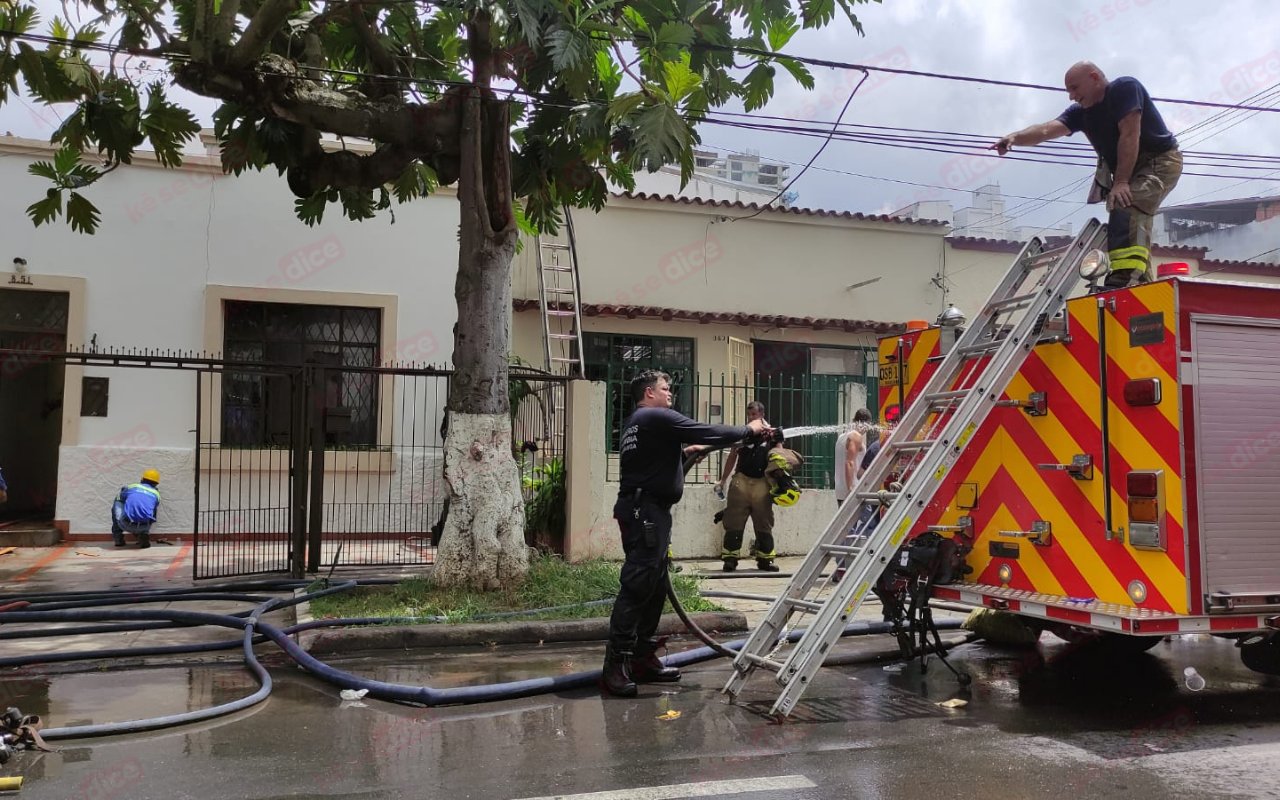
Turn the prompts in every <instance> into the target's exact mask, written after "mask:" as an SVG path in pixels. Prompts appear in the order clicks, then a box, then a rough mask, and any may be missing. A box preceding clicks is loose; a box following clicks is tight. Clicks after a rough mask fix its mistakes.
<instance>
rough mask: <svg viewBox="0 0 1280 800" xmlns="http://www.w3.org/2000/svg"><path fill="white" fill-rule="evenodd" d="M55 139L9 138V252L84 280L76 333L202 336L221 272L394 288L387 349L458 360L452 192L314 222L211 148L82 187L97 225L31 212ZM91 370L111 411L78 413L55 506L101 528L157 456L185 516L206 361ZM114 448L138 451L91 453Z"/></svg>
mask: <svg viewBox="0 0 1280 800" xmlns="http://www.w3.org/2000/svg"><path fill="white" fill-rule="evenodd" d="M45 148H46V146H45V145H44V144H43V143H39V142H31V141H28V140H18V139H14V138H12V137H0V156H3V157H0V186H3V187H4V191H3V192H0V242H3V244H4V246H3V248H2V249H0V266H2V265H8V264H9V263H11V262H12V260H13V258H15V257H22V258H25V259H26V260H27V263H28V270H29V272H30V273H31V275H32V282H33V287H32V288H35V289H39V288H40V284H41V280H42V276H50V275H64V276H78V277H83V278H85V279H86V280H87V288H86V294H87V302H86V304H85V319H84V320H83V322H84V330H85V332H86V333H85V339H86V341H82V342H79V341H77V342H71V343H70V344H71V345H72V346H84V345H86V344H88V340H89V339H91V338H92V337H94V336H95V335H96V343H97V346H98V347H99V348H108V347H149V348H158V349H161V350H197V351H198V350H202V349H204V348H205V345H206V341H205V328H206V324H207V322H208V320H206V318H205V293H206V286H209V285H218V284H221V285H228V286H245V287H266V288H276V289H280V290H284V291H286V292H289V291H293V290H297V291H299V292H305V291H332V292H344V293H354V296H353V297H352V298H351V303H350V304H351V305H361V304H362V303H361V301H360V298H359V294H369V295H383V296H385V295H394V296H398V298H399V305H398V314H397V323H396V327H395V329H393V330H384V331H383V333H382V337H383V349H384V354H385V355H386V356H387V357H388V358H396V359H400V360H413V361H419V362H423V361H425V362H432V363H442V362H445V361H447V360H449V356H450V350H451V347H452V327H453V323H454V320H455V319H456V306H455V303H454V299H453V293H452V291H451V289H452V286H453V276H454V274H455V270H456V264H457V217H458V210H457V202H456V199H455V198H454V196H453V195H452V194H451V193H449V192H443V193H441V194H439V195H437V196H434V197H431V198H427V199H424V200H419V201H416V202H414V203H411V204H408V205H404V206H398V207H396V209H395V221H394V223H393V222H392V219H391V217H390V215H387V214H383V215H382V216H380V217H378V218H376V219H374V220H369V221H365V222H360V223H355V222H350V221H347V220H346V219H345V218H344V217H343V216H342V213H341V210H340V209H339V208H337V207H335V206H332V205H331V206H330V207H329V209H328V211H327V213H326V217H325V221H324V222H323V223H322V224H321V225H319V226H317V227H315V228H309V227H307V226H306V225H305V224H303V223H302V222H300V221H298V219H297V218H296V217H295V216H294V213H293V197H292V195H291V193H290V192H289V190H288V188H287V186H286V185H285V182H284V179H283V178H281V177H278V176H276V175H275V173H274V172H269V173H250V174H247V175H244V176H241V177H238V178H237V177H230V176H222V175H221V174H220V169H219V168H218V167H216V166H215V165H214V162H212V161H211V160H210V159H208V158H203V157H193V158H191V159H190V160H189V161H188V167H187V168H184V169H181V170H164V169H159V168H154V167H150V166H144V165H141V164H139V165H137V166H122V167H120V168H119V169H117V170H115V171H114V172H112V173H111V174H109V175H107V176H106V177H104V178H103V179H102V180H101V181H99V182H98V183H97V184H95V185H94V186H92V187H89V188H88V189H87V190H85V192H84V194H85V195H86V196H87V197H88V198H89V199H90V200H92V201H93V202H94V203H95V204H96V205H97V206H98V208H99V210H100V211H101V213H102V222H101V227H100V229H99V232H98V233H97V234H96V235H94V236H87V235H82V234H77V233H74V232H72V231H71V229H70V228H69V227H68V226H67V225H66V223H65V222H63V221H58V222H55V223H53V224H47V225H44V226H41V227H39V228H36V227H34V226H33V225H32V223H31V221H30V219H29V218H28V217H27V215H26V213H25V208H26V207H27V206H28V205H29V204H31V203H32V202H34V201H35V200H37V199H39V198H41V197H43V196H44V193H45V191H46V189H47V188H48V184H47V182H46V181H44V180H43V179H39V178H36V177H33V176H31V175H29V174H28V173H27V167H28V165H29V164H30V163H32V162H33V161H35V160H40V159H46V158H48V157H49V155H48V154H47V152H45ZM147 158H148V156H146V155H145V154H140V155H139V161H140V162H146V159H147ZM370 305H372V303H370ZM218 346H219V349H220V343H218ZM85 374H86V375H99V376H105V377H108V378H110V379H111V385H110V406H109V415H108V416H107V417H105V418H89V417H85V418H82V419H81V420H80V423H81V424H80V431H79V435H78V439H75V440H68V439H67V438H64V440H63V449H62V454H61V461H62V462H63V463H62V464H61V465H60V468H59V472H60V475H62V476H63V479H62V480H61V481H60V487H59V499H58V509H57V517H58V518H59V519H67V520H74V523H73V525H72V527H71V530H72V532H73V533H74V532H77V531H78V530H81V529H87V530H102V529H104V527H103V526H105V525H106V524H107V522H106V520H107V511H106V509H107V508H108V507H109V504H110V498H111V495H112V493H113V492H114V491H115V490H116V489H118V488H119V486H120V485H121V484H123V483H128V482H131V481H134V480H137V478H138V474H139V473H140V471H141V469H142V468H144V467H152V466H155V467H157V468H159V469H161V470H162V472H163V471H168V472H170V473H171V474H172V475H173V477H172V478H166V480H165V482H164V483H165V485H164V489H165V495H166V497H165V499H166V505H167V506H170V508H172V509H173V510H174V517H173V519H174V520H175V525H177V526H178V527H179V528H180V527H181V526H182V525H183V524H184V523H183V522H181V520H182V519H184V515H183V514H181V513H179V512H178V511H177V510H176V509H177V506H178V502H177V501H178V493H179V492H180V490H179V486H180V485H181V484H185V489H184V490H182V491H186V492H187V493H188V494H190V492H191V480H190V475H191V466H189V465H188V466H184V464H186V462H185V461H184V458H188V459H189V458H190V457H191V448H192V447H193V443H194V439H195V433H194V428H195V427H196V426H195V401H196V393H195V375H194V373H190V372H176V371H175V372H169V371H159V370H140V369H123V368H97V367H95V368H88V369H86V371H85ZM112 447H128V448H131V449H132V450H133V451H134V452H133V453H131V454H130V456H129V457H128V458H114V457H112V458H108V457H106V456H104V455H103V454H101V453H99V454H96V455H95V454H94V453H93V452H92V451H93V450H94V449H101V448H112ZM183 454H185V456H184V455H183ZM104 464H105V465H106V466H103V465H104ZM183 469H186V473H185V477H179V475H180V474H182V470H183ZM189 518H190V512H189V510H188V512H186V515H185V519H189Z"/></svg>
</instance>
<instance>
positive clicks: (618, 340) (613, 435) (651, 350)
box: [582, 333, 694, 452]
mask: <svg viewBox="0 0 1280 800" xmlns="http://www.w3.org/2000/svg"><path fill="white" fill-rule="evenodd" d="M582 343H583V347H584V348H585V349H586V358H585V359H584V361H585V362H586V368H587V379H588V380H593V381H604V382H605V385H606V386H607V390H606V391H607V395H608V397H607V400H606V401H605V402H606V403H607V404H608V405H607V413H606V414H605V417H606V420H605V422H606V424H607V425H608V442H609V451H610V452H616V451H617V448H618V434H619V428H620V427H621V425H622V421H623V420H625V419H626V418H627V416H628V415H629V414H630V413H631V410H632V409H633V408H634V407H635V404H634V403H633V402H632V401H631V397H630V396H629V394H628V391H629V389H630V383H631V379H632V378H633V377H635V376H636V375H637V374H639V373H641V372H643V371H644V370H646V369H659V370H662V371H663V372H666V373H668V374H670V375H671V390H672V392H674V394H675V403H674V405H673V406H672V407H673V408H675V409H676V410H677V411H679V412H681V413H682V414H688V415H689V416H693V408H694V397H693V393H692V388H690V384H691V383H692V381H693V340H692V339H675V338H671V337H666V336H633V335H629V334H616V333H584V334H583V338H582Z"/></svg>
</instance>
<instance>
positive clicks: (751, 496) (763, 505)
mask: <svg viewBox="0 0 1280 800" xmlns="http://www.w3.org/2000/svg"><path fill="white" fill-rule="evenodd" d="M764 415H765V407H764V403H761V402H760V401H759V400H752V401H751V402H750V403H747V422H748V423H750V422H755V421H760V422H762V423H763V424H764V425H765V426H768V424H769V423H768V422H767V421H765V418H764ZM773 446H774V443H773V442H771V441H765V440H764V439H753V440H751V441H746V442H743V443H742V444H740V445H738V446H737V447H735V448H733V450H732V451H730V452H729V457H728V458H726V459H725V460H724V467H723V468H722V469H721V471H720V492H721V493H723V494H724V495H725V508H724V516H723V517H722V519H721V522H722V523H723V524H724V541H723V543H722V546H721V550H720V558H721V560H722V561H723V562H724V571H725V572H733V571H734V570H735V569H737V568H738V558H739V556H740V554H741V552H742V539H743V537H744V536H745V535H746V529H747V520H748V519H750V520H751V528H752V530H753V532H754V533H755V544H754V545H752V547H751V554H752V555H753V556H754V557H755V559H756V567H757V568H758V569H761V570H763V571H765V572H777V571H778V567H777V565H775V564H774V563H773V560H774V559H775V558H777V552H776V551H775V550H774V544H773V506H774V499H773V496H772V494H771V489H772V486H771V483H772V482H771V481H770V480H769V478H768V477H766V476H765V472H766V471H767V470H768V469H769V453H770V451H771V450H772V449H773ZM730 476H732V480H730ZM726 482H728V491H725V490H724V486H725V483H726Z"/></svg>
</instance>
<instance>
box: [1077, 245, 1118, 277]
mask: <svg viewBox="0 0 1280 800" xmlns="http://www.w3.org/2000/svg"><path fill="white" fill-rule="evenodd" d="M1110 268H1111V257H1110V256H1108V255H1107V254H1106V253H1104V252H1103V251H1101V250H1090V251H1089V252H1087V253H1085V254H1084V258H1083V259H1081V261H1080V277H1081V278H1084V279H1085V280H1093V279H1094V278H1101V277H1102V276H1103V275H1105V274H1107V270H1108V269H1110Z"/></svg>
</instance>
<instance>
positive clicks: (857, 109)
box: [0, 0, 1280, 233]
mask: <svg viewBox="0 0 1280 800" xmlns="http://www.w3.org/2000/svg"><path fill="white" fill-rule="evenodd" d="M39 5H40V7H41V8H42V10H44V11H45V15H46V19H47V18H48V16H50V15H52V14H54V13H58V12H59V11H60V5H59V4H58V3H57V2H50V1H49V0H40V2H39ZM858 16H859V19H860V20H861V22H862V25H863V29H864V35H862V36H859V35H858V34H857V33H856V32H855V31H854V30H853V29H852V27H851V26H850V25H849V23H848V22H847V21H846V20H844V19H843V17H838V18H837V20H836V22H835V23H834V24H833V25H831V26H829V27H828V28H825V29H823V30H819V31H801V32H800V33H798V34H797V35H796V36H795V38H794V39H792V41H791V43H790V44H789V45H788V46H787V48H786V50H787V52H790V53H794V54H796V55H803V56H811V57H816V58H825V59H832V60H837V61H843V62H854V63H865V64H871V65H886V66H891V67H897V68H904V69H912V70H922V71H929V72H938V73H949V74H957V75H968V76H975V77H982V78H993V79H1002V80H1011V81H1022V82H1027V83H1035V84H1046V85H1053V86H1060V85H1061V83H1062V76H1063V73H1064V72H1065V71H1066V68H1067V67H1068V66H1070V65H1071V64H1072V63H1074V62H1076V61H1078V60H1082V59H1088V60H1092V61H1094V62H1095V63H1097V64H1098V65H1099V66H1100V67H1101V68H1102V69H1103V70H1104V72H1106V74H1107V75H1108V77H1112V78H1114V77H1118V76H1121V75H1131V76H1133V77H1136V78H1137V79H1138V80H1140V81H1141V82H1142V83H1143V84H1144V85H1145V86H1146V87H1147V89H1148V90H1149V91H1150V93H1151V95H1152V96H1154V97H1167V98H1179V99H1192V100H1211V101H1216V102H1229V103H1239V102H1242V101H1244V100H1246V98H1248V97H1249V96H1251V95H1253V94H1255V93H1257V92H1260V91H1266V90H1269V89H1272V87H1275V90H1273V92H1272V94H1273V96H1272V95H1264V96H1263V97H1262V98H1260V99H1259V100H1257V101H1254V102H1255V103H1259V104H1263V105H1266V104H1275V105H1277V106H1280V6H1277V5H1276V3H1275V2H1274V0H1223V1H1222V2H1218V3H1206V2H1203V0H1053V2H1050V1H1049V0H885V1H884V2H883V3H870V4H866V5H862V6H860V7H859V13H858ZM812 71H813V72H814V77H815V79H816V84H817V85H816V87H815V89H814V90H813V91H811V92H806V91H805V90H804V89H803V88H802V87H800V86H799V85H798V84H796V83H794V81H793V80H792V79H791V78H790V77H789V76H786V74H785V73H784V72H783V71H781V70H779V77H778V79H777V90H776V94H775V97H774V99H773V100H772V101H771V102H770V103H769V105H768V106H767V107H766V108H765V109H763V110H762V111H760V112H759V113H761V114H772V115H776V116H782V117H790V118H797V119H809V120H821V121H832V120H834V119H835V116H836V114H837V113H838V112H839V109H840V107H841V106H842V105H843V104H844V102H845V99H846V98H847V97H848V94H849V91H850V89H851V88H852V86H853V82H854V81H855V80H856V79H857V78H858V77H860V73H855V72H851V71H848V70H836V69H828V68H822V67H813V68H812ZM1067 104H1068V100H1067V97H1066V93H1065V91H1064V92H1045V91H1039V90H1031V89H1019V88H1010V87H1002V86H983V85H977V84H969V83H957V82H952V81H944V80H939V79H933V78H923V77H914V76H904V75H886V74H884V73H873V75H872V77H871V78H870V79H869V80H868V82H867V83H866V84H864V86H863V87H862V89H860V90H859V91H858V93H857V95H856V97H855V98H854V99H853V101H852V103H851V104H850V106H849V109H848V111H847V112H846V114H845V117H844V121H845V122H856V123H862V124H869V125H888V126H896V127H903V128H922V129H938V130H948V131H962V132H966V133H974V134H982V135H986V136H989V137H990V138H991V140H992V141H994V140H995V139H996V138H998V137H999V136H1000V135H1001V134H1004V133H1008V132H1011V131H1013V130H1016V129H1018V128H1021V127H1024V126H1026V125H1028V124H1031V123H1036V122H1043V121H1046V120H1049V119H1053V118H1054V117H1056V116H1057V115H1058V114H1059V113H1061V111H1062V110H1063V109H1064V108H1065V107H1066V106H1067ZM1157 106H1158V107H1159V108H1160V109H1161V111H1162V113H1163V114H1164V116H1165V119H1166V121H1167V122H1168V123H1169V125H1170V127H1171V128H1173V129H1174V132H1175V133H1178V132H1179V131H1181V130H1184V129H1186V128H1187V127H1188V126H1190V125H1193V124H1195V123H1197V122H1200V121H1202V120H1204V119H1205V118H1207V117H1209V116H1210V115H1212V114H1214V113H1217V112H1218V110H1217V109H1206V108H1198V107H1193V106H1185V105H1173V104H1159V103H1157ZM197 108H202V109H203V112H204V113H205V115H206V119H205V120H204V121H205V122H206V123H207V122H208V119H207V113H208V112H209V111H211V110H212V105H211V104H209V103H208V102H207V101H202V102H201V104H200V106H197ZM734 110H740V108H739V109H734ZM1231 122H1238V124H1235V125H1232V126H1230V127H1229V128H1228V126H1227V125H1226V124H1223V125H1220V126H1217V127H1207V128H1204V129H1202V130H1201V131H1200V132H1199V133H1198V134H1195V133H1193V134H1192V135H1190V136H1186V137H1183V140H1182V145H1183V149H1184V150H1204V151H1213V152H1220V153H1221V152H1227V153H1248V154H1262V155H1280V113H1265V112H1264V113H1258V114H1254V115H1252V116H1246V115H1244V114H1237V115H1235V116H1234V117H1231V118H1228V119H1227V120H1224V123H1231ZM56 125H57V119H56V116H55V114H54V113H53V112H52V111H51V110H49V109H46V108H40V107H36V106H31V105H23V104H20V103H10V104H8V105H6V106H4V107H0V132H6V131H11V132H12V133H14V134H16V135H20V136H31V137H35V138H44V137H47V136H48V134H49V133H50V132H51V131H52V130H53V128H54V127H56ZM1219 128H1221V129H1220V130H1219ZM700 134H701V136H702V140H703V144H704V145H705V146H709V147H713V148H717V149H721V150H738V151H746V150H753V151H758V152H759V153H760V154H761V156H762V157H764V158H767V159H774V160H778V161H785V162H792V163H795V164H797V165H801V164H803V163H805V162H806V161H808V160H809V159H810V157H811V156H812V155H813V154H814V152H815V151H816V150H817V148H818V147H819V146H820V145H821V140H820V139H814V138H809V137H801V136H794V135H787V134H781V133H766V132H760V131H745V130H740V129H734V128H727V127H723V126H716V125H704V126H702V127H701V130H700ZM1210 134H1212V135H1210ZM1205 137H1207V138H1205ZM1070 141H1076V142H1084V139H1083V137H1082V135H1079V134H1077V135H1076V136H1075V137H1072V139H1071V140H1070ZM798 170H799V166H796V167H793V169H792V174H793V175H794V174H796V172H797V171H798ZM1199 171H1218V170H1207V169H1201V170H1199ZM849 173H856V175H853V174H849ZM1091 173H1092V169H1091V168H1083V167H1068V166H1061V165H1045V164H1033V163H1024V162H1016V161H1009V160H997V159H985V158H980V157H966V156H960V157H957V156H955V155H948V154H943V153H932V152H921V151H915V150H903V149H895V148H886V147H881V146H876V145H870V144H861V143H853V142H840V141H833V142H832V143H831V144H830V145H829V146H828V147H827V148H826V150H825V151H824V152H823V153H822V155H821V157H820V158H819V159H818V161H817V162H816V163H815V164H814V167H813V168H812V169H810V170H809V171H808V172H807V173H806V174H804V175H803V176H802V177H801V178H800V179H799V181H797V182H796V184H795V185H794V186H793V187H792V188H793V189H794V191H796V192H797V193H798V195H799V196H798V199H797V201H796V203H795V205H798V206H803V207H811V208H824V209H833V210H841V211H861V212H865V213H873V212H874V213H884V212H889V211H893V210H896V209H898V208H901V207H903V206H906V205H908V204H910V203H912V202H915V201H918V200H935V199H943V200H950V201H952V203H953V205H955V206H957V207H959V206H964V205H968V201H969V193H970V192H971V191H972V190H973V189H976V188H978V187H979V186H981V185H984V184H988V183H995V184H998V185H999V186H1000V188H1001V191H1002V192H1003V193H1004V194H1005V195H1006V197H1007V198H1008V199H1007V207H1008V209H1009V210H1010V211H1011V212H1012V213H1013V214H1016V215H1018V224H1025V225H1030V226H1052V225H1060V224H1062V223H1064V222H1071V223H1074V224H1076V225H1077V226H1078V224H1079V222H1080V221H1081V220H1082V219H1084V218H1086V217H1088V216H1090V215H1099V216H1100V215H1101V212H1100V210H1099V207H1098V206H1090V207H1086V206H1085V204H1084V203H1083V200H1084V192H1085V190H1084V189H1083V188H1076V189H1073V190H1070V191H1065V190H1066V189H1067V187H1068V186H1069V185H1070V184H1071V183H1072V182H1074V181H1077V180H1081V179H1084V178H1087V177H1088V176H1089V175H1090V174H1091ZM1254 174H1257V175H1269V176H1270V177H1272V178H1280V170H1278V171H1277V172H1276V173H1274V174H1270V173H1267V172H1257V173H1254ZM859 176H861V177H859ZM894 181H904V182H913V183H919V184H931V185H932V186H934V187H945V188H927V187H919V186H911V185H908V184H907V183H895V182H894ZM1058 195H1061V199H1060V200H1059V201H1057V202H1048V203H1043V202H1030V201H1027V200H1024V199H1022V198H1042V197H1057V196H1058ZM1258 195H1280V182H1277V181H1261V180H1255V181H1250V182H1247V183H1246V182H1242V181H1241V180H1225V179H1218V178H1200V177H1192V176H1184V177H1183V179H1182V180H1181V181H1180V183H1179V184H1178V186H1177V188H1176V189H1175V190H1174V192H1173V194H1172V195H1171V196H1170V198H1169V199H1168V200H1167V201H1166V205H1171V204H1177V203H1185V202H1192V201H1212V200H1224V199H1229V198H1233V197H1249V196H1258ZM961 233H963V232H962V231H961Z"/></svg>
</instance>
